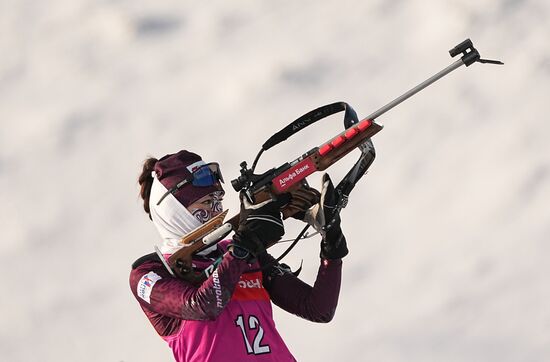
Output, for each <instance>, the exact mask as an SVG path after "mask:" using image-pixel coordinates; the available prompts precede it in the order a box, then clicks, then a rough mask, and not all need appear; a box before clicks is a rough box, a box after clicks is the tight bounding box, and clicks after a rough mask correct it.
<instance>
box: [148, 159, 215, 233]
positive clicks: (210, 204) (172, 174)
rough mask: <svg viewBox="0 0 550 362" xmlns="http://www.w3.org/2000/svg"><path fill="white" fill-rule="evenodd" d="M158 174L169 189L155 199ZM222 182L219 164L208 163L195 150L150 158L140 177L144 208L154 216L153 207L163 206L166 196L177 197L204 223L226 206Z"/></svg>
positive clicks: (164, 185) (159, 180) (163, 185)
mask: <svg viewBox="0 0 550 362" xmlns="http://www.w3.org/2000/svg"><path fill="white" fill-rule="evenodd" d="M155 178H156V180H157V181H158V182H160V184H161V185H162V186H161V187H163V188H164V189H165V192H162V195H155V199H151V198H152V195H151V188H152V185H153V182H154V180H155ZM221 182H223V178H222V176H221V172H220V170H219V166H218V164H216V163H209V164H207V163H205V162H204V161H203V160H202V158H201V157H200V156H199V155H197V154H195V153H193V152H189V151H185V150H182V151H179V152H178V153H175V154H169V155H166V156H164V157H162V158H161V159H159V160H157V159H156V158H148V159H147V160H145V162H144V164H143V170H142V173H141V175H140V177H139V184H140V186H141V190H140V196H141V197H142V199H143V201H144V204H143V208H144V210H145V212H147V213H148V214H149V216H150V217H151V209H152V208H159V207H161V205H162V204H163V203H167V202H166V201H165V200H166V198H168V197H170V198H172V197H173V198H175V199H176V200H177V201H178V202H179V203H180V204H181V205H182V206H183V207H185V208H186V209H187V210H188V211H189V212H191V213H192V214H193V215H194V216H195V217H196V218H197V219H198V220H199V221H201V222H202V223H204V222H206V221H208V219H209V218H210V217H212V216H215V215H217V214H219V213H220V212H221V210H222V207H221V200H222V198H223V195H224V191H223V188H222V186H221Z"/></svg>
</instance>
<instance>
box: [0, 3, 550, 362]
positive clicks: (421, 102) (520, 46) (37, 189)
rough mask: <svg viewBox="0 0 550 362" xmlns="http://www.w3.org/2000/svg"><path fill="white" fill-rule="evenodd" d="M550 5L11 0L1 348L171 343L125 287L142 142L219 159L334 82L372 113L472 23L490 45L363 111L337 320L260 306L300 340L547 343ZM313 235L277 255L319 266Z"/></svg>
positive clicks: (528, 352)
mask: <svg viewBox="0 0 550 362" xmlns="http://www.w3.org/2000/svg"><path fill="white" fill-rule="evenodd" d="M549 17H550V2H548V1H546V0H524V1H521V0H506V1H497V0H476V1H473V0H453V1H445V2H442V1H419V0H414V1H397V0H385V1H382V0H375V1H368V2H367V1H350V0H339V1H311V0H307V1H300V2H297V1H289V0H284V1H277V2H274V1H266V0H256V1H251V0H244V1H238V2H228V1H225V2H223V1H209V2H191V1H175V0H166V1H158V2H152V1H151V2H144V1H130V0H96V1H90V0H50V1H47V2H40V1H29V0H2V2H1V3H0V125H1V132H0V200H1V204H2V207H1V208H0V220H1V223H2V227H1V228H0V230H1V231H0V232H1V240H2V242H1V244H0V263H1V264H0V265H2V273H3V277H2V285H3V287H2V290H3V293H2V294H3V295H2V298H0V310H1V311H2V313H0V326H1V327H0V351H1V352H0V359H1V360H2V361H10V362H19V361H21V362H23V361H31V360H41V361H83V362H85V361H124V362H140V361H169V360H171V358H172V357H171V352H170V350H169V348H168V347H167V345H166V344H165V342H164V341H162V340H161V339H160V338H159V337H158V336H157V335H156V333H155V331H154V329H153V328H152V327H151V326H150V325H149V322H148V321H147V319H146V318H145V316H144V315H143V313H142V311H141V310H140V308H139V307H138V304H137V302H136V301H135V300H134V298H133V296H132V295H131V292H130V289H129V286H128V275H129V271H130V265H131V263H132V262H133V261H134V260H135V259H136V258H137V257H139V256H141V255H143V254H146V253H149V252H152V250H153V245H154V244H156V243H158V241H159V238H158V236H157V235H156V232H155V230H154V228H153V225H152V224H151V223H150V222H149V220H148V218H147V216H146V215H145V213H144V212H143V209H142V204H141V202H140V199H139V197H138V185H137V177H138V175H139V173H140V168H141V163H142V162H143V160H144V159H145V158H146V157H148V156H156V157H161V156H162V155H164V154H166V153H171V152H175V151H177V150H179V149H183V148H186V149H189V150H193V151H196V152H198V153H200V154H201V155H202V156H203V157H204V158H205V159H207V160H209V161H212V160H217V161H219V162H220V163H221V164H222V168H223V171H224V176H225V179H226V180H227V181H229V180H231V179H233V178H235V177H236V176H238V171H239V166H238V165H239V163H240V162H241V161H243V160H247V161H248V162H249V163H250V162H251V161H252V159H253V157H254V156H255V154H256V152H257V151H258V149H259V147H260V145H261V144H262V143H263V142H264V141H265V140H266V139H267V138H268V137H269V136H270V135H271V134H272V133H274V132H276V131H278V130H279V129H281V128H282V127H284V126H285V125H286V124H288V123H289V122H290V121H292V120H293V119H295V118H297V117H298V116H300V115H301V114H303V113H306V112H307V111H309V110H311V109H313V108H316V107H318V106H321V105H323V104H327V103H331V102H335V101H341V100H342V101H347V102H348V103H350V104H351V105H353V106H354V108H355V109H356V110H357V112H358V113H359V115H360V116H363V117H364V116H366V115H367V114H369V113H371V112H372V111H374V110H376V109H377V108H379V107H381V106H382V105H384V104H385V103H387V102H388V101H390V100H391V99H393V98H395V97H397V96H398V95H400V94H401V93H403V92H404V91H406V90H407V89H409V88H411V87H412V86H414V85H416V84H418V83H419V82H421V81H423V80H424V79H426V78H427V77H429V76H431V75H432V74H435V73H436V72H437V71H439V70H441V69H443V68H444V67H446V66H447V65H449V64H450V63H451V62H452V61H454V60H453V59H451V58H450V57H449V55H448V53H447V51H448V50H449V49H450V48H452V47H453V46H454V45H456V44H458V43H459V42H461V41H462V40H464V39H465V38H468V37H470V38H471V39H472V40H473V41H474V44H475V45H476V47H477V48H478V49H479V50H480V52H481V54H482V56H484V57H486V58H497V59H501V60H503V61H504V62H505V63H506V64H505V66H503V67H497V66H489V65H481V64H475V65H473V66H471V67H469V68H466V67H462V68H460V69H459V70H457V71H455V72H453V73H452V74H451V75H449V76H447V77H445V78H444V79H442V80H440V81H439V82H437V83H436V84H434V85H433V86H431V87H429V88H428V89H426V90H425V91H423V92H422V93H420V94H419V95H417V96H415V97H414V98H412V99H410V100H408V101H407V102H405V103H403V104H402V105H400V106H399V107H398V108H395V109H394V110H392V111H390V112H388V113H387V114H385V115H383V116H382V117H380V118H379V119H378V122H379V123H381V124H383V125H384V126H385V128H384V130H383V131H382V132H381V133H380V134H378V135H377V136H376V137H375V138H374V142H375V145H376V149H377V159H376V161H375V163H374V165H373V167H372V168H371V170H370V172H369V174H368V176H366V177H365V178H364V179H363V181H362V182H361V184H359V185H358V186H357V188H356V190H355V191H354V193H353V194H352V198H351V200H350V204H349V206H348V208H346V209H345V210H344V211H343V226H344V230H345V232H346V235H347V239H348V243H349V248H350V251H351V252H350V255H349V256H348V257H347V258H346V259H345V260H344V274H343V285H342V291H341V295H340V302H339V306H338V310H337V313H336V316H335V318H334V320H333V321H332V322H331V323H329V324H323V325H319V324H314V323H311V322H307V321H304V320H302V319H299V318H297V317H295V316H293V315H290V314H287V313H285V312H284V311H282V310H280V309H279V308H277V307H275V308H274V314H275V319H276V322H277V326H278V328H279V331H280V333H281V334H282V336H283V338H284V339H285V341H286V342H287V344H288V345H289V347H290V349H291V350H292V351H293V353H294V354H295V356H296V358H297V359H298V360H299V361H335V360H341V361H344V360H345V361H392V362H393V361H395V362H397V361H409V362H411V361H447V362H450V361H500V362H505V361H522V362H526V361H550V307H549V306H548V305H549V300H550V288H549V283H548V280H549V279H548V275H550V263H549V262H548V259H549V257H550V245H549V243H548V240H549V234H550V208H549V206H548V202H549V201H550V182H549V180H550V151H549V143H548V139H549V138H550V137H549V136H550V123H549V122H548V114H549V111H550V109H549V106H548V104H549V100H550V48H549V46H548V44H549V43H548V38H549V36H550V23H549V22H548V19H549ZM340 129H342V123H341V115H336V116H333V117H331V118H330V119H329V120H326V121H321V122H320V123H319V124H318V125H315V126H312V127H311V129H306V130H304V131H303V132H302V133H301V134H300V135H297V136H295V137H293V138H291V139H289V140H288V141H287V142H285V143H284V144H281V145H280V146H278V147H277V148H276V149H274V150H273V151H268V152H267V153H266V154H265V156H264V157H263V158H262V160H261V161H260V164H259V168H260V169H264V170H265V169H267V168H269V167H274V166H279V165H280V164H282V163H283V162H286V161H289V160H291V159H293V158H295V157H297V156H299V155H300V154H302V153H303V152H305V151H306V150H307V149H308V147H313V146H318V145H319V144H321V143H322V142H323V141H326V140H327V139H328V138H330V137H331V136H332V135H333V134H335V133H336V132H338V131H340ZM354 160H355V155H354V156H349V157H348V158H346V159H345V160H344V161H342V162H341V164H339V165H337V166H335V167H334V168H331V169H330V170H329V171H330V174H331V175H332V176H333V178H334V179H335V180H338V179H339V178H340V177H341V176H342V175H343V173H344V172H345V169H346V167H349V166H350V165H351V164H352V163H353V162H354ZM318 180H319V176H318V175H315V177H311V183H312V184H313V185H318ZM226 190H227V196H226V207H228V208H229V209H230V210H232V211H231V213H234V212H236V211H237V210H238V200H237V195H236V193H235V192H234V191H232V189H231V187H230V184H229V183H227V187H226ZM299 226H300V225H299V224H298V223H297V222H296V221H294V222H288V226H287V230H288V235H289V236H292V235H295V234H296V231H297V230H298V229H299ZM276 249H277V250H276V252H275V254H277V253H278V252H279V251H280V250H281V249H280V247H277V248H276ZM318 253H319V246H318V239H313V238H312V239H309V240H307V241H304V242H302V243H301V244H300V245H299V246H298V247H297V248H296V249H295V251H294V252H293V253H292V254H291V255H290V256H289V257H288V258H287V259H286V261H287V263H289V264H290V265H291V266H292V267H294V268H296V267H297V266H298V265H299V263H300V261H301V260H302V259H303V260H304V270H303V272H302V278H303V279H304V280H306V281H308V282H313V280H314V277H315V274H316V271H317V267H318Z"/></svg>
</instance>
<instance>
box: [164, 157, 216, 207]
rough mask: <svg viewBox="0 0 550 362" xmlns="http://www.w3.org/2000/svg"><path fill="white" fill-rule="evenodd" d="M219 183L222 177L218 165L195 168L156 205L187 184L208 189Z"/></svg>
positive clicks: (213, 163) (209, 164)
mask: <svg viewBox="0 0 550 362" xmlns="http://www.w3.org/2000/svg"><path fill="white" fill-rule="evenodd" d="M219 182H221V183H223V176H222V173H221V171H220V165H219V164H218V163H216V162H211V163H207V164H206V165H202V166H200V167H199V168H197V169H196V170H195V171H193V172H192V173H191V175H189V176H188V177H186V178H184V179H183V180H181V181H180V182H178V183H177V184H176V185H175V186H174V187H172V188H171V189H169V190H168V191H166V193H165V194H164V195H162V197H161V198H160V200H159V202H157V205H159V204H160V203H161V202H162V200H164V199H165V198H166V196H168V195H170V194H172V195H173V194H175V193H176V192H178V191H179V190H180V189H181V188H182V187H183V186H185V185H187V184H191V185H193V186H197V187H208V186H213V185H215V184H217V183H219Z"/></svg>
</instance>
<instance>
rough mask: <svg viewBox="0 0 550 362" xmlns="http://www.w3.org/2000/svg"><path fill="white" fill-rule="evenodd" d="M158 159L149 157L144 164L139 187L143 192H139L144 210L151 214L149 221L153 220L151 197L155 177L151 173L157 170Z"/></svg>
mask: <svg viewBox="0 0 550 362" xmlns="http://www.w3.org/2000/svg"><path fill="white" fill-rule="evenodd" d="M157 161H158V160H157V159H156V158H154V157H149V158H148V159H146V160H145V162H143V170H142V171H141V175H139V179H138V182H139V186H141V190H140V191H139V196H141V198H142V199H143V209H144V210H145V212H146V213H148V214H149V219H150V218H151V210H150V209H149V196H151V186H153V176H151V173H152V172H153V170H154V169H155V164H156V163H157Z"/></svg>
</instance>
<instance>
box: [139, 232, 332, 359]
mask: <svg viewBox="0 0 550 362" xmlns="http://www.w3.org/2000/svg"><path fill="white" fill-rule="evenodd" d="M227 244H228V242H221V243H219V244H218V245H219V247H218V252H217V254H218V255H223V258H222V260H221V263H220V264H219V265H218V266H217V268H216V270H215V272H214V273H213V274H212V275H211V276H210V277H209V278H208V279H207V280H206V281H205V282H204V283H202V284H201V285H200V286H193V285H192V284H190V283H189V282H187V281H184V280H181V279H179V278H175V277H173V276H171V275H170V274H169V272H168V271H167V270H166V268H165V267H164V265H163V264H162V262H161V261H160V259H159V257H158V256H157V255H156V254H149V255H146V256H144V257H141V258H140V259H138V260H137V261H136V262H135V263H134V264H133V265H132V271H131V273H130V287H131V289H132V292H133V294H134V296H135V298H136V299H137V300H138V302H139V304H140V306H141V308H142V310H143V311H144V313H145V315H146V316H147V318H148V319H149V321H150V322H151V324H152V325H153V327H154V328H155V330H156V331H157V333H158V334H159V335H160V336H161V337H162V338H163V339H164V340H165V341H167V342H168V344H169V345H170V347H171V348H172V350H173V352H174V357H175V359H176V361H205V360H211V361H217V360H223V361H248V360H250V361H294V360H295V359H294V357H292V355H291V354H290V352H289V351H288V349H287V347H286V345H285V344H284V342H283V341H282V338H281V337H280V336H279V334H278V332H277V330H276V328H275V323H274V321H273V316H272V310H271V301H273V303H275V304H276V305H277V306H279V307H280V308H282V309H284V310H285V311H287V312H290V313H293V314H295V315H297V316H299V317H302V318H304V319H307V320H310V321H313V322H322V323H326V322H329V321H330V320H331V319H332V318H333V316H334V313H335V310H336V306H337V303H338V296H339V293H340V281H341V270H342V261H341V259H338V260H324V259H321V265H320V266H319V271H318V273H317V278H316V280H315V283H314V285H313V286H310V285H308V284H306V283H305V282H303V281H302V280H300V279H298V277H297V276H296V275H294V274H293V273H292V272H291V271H290V269H289V268H288V267H286V266H285V265H284V264H279V263H276V262H274V259H273V257H271V256H270V255H268V254H264V256H263V257H262V258H261V260H260V262H256V263H254V264H252V265H249V264H248V263H246V262H245V261H243V260H240V259H236V258H234V257H233V256H232V255H231V254H230V253H229V252H227V250H226V247H227ZM212 263H213V260H210V259H203V258H198V257H197V258H196V259H193V264H194V265H195V266H196V270H203V269H205V268H206V267H208V266H209V265H210V264H212ZM260 265H264V266H265V265H268V267H267V269H266V270H262V271H261V272H260V271H258V267H259V266H260ZM247 318H248V319H247ZM252 329H254V330H252ZM260 332H261V335H260ZM243 337H244V338H243ZM258 337H260V339H258ZM243 340H244V342H243ZM239 353H240V355H239Z"/></svg>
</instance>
